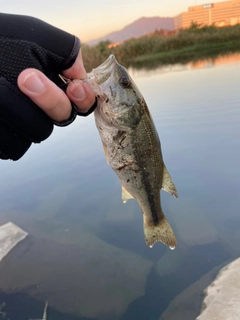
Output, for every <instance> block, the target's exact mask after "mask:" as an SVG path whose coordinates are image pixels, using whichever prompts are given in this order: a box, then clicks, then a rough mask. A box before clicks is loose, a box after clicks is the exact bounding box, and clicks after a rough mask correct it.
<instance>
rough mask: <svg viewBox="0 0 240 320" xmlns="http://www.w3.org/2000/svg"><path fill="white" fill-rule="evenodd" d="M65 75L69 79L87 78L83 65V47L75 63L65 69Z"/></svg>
mask: <svg viewBox="0 0 240 320" xmlns="http://www.w3.org/2000/svg"><path fill="white" fill-rule="evenodd" d="M63 75H64V76H65V77H67V78H69V79H85V78H86V77H87V73H86V70H85V68H84V66H83V59H82V52H81V49H80V50H79V53H78V56H77V58H76V60H75V62H74V64H73V65H72V66H71V67H70V68H69V69H67V70H64V71H63Z"/></svg>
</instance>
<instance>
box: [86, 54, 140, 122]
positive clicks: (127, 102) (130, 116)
mask: <svg viewBox="0 0 240 320" xmlns="http://www.w3.org/2000/svg"><path fill="white" fill-rule="evenodd" d="M88 78H89V79H92V81H93V82H92V83H95V84H97V86H96V85H95V88H94V87H93V90H94V91H95V94H96V95H97V97H98V100H99V103H98V107H97V109H96V113H98V115H100V116H101V117H102V118H104V119H105V121H106V122H108V123H111V125H115V126H121V127H122V126H129V127H135V126H136V125H137V124H138V123H139V121H140V119H141V116H142V114H143V108H142V104H144V103H145V101H144V98H143V96H142V95H141V93H140V91H139V90H138V88H137V86H136V85H135V83H134V81H133V80H132V78H131V77H130V75H129V74H128V72H127V70H126V69H125V68H124V67H123V66H122V65H120V64H119V63H118V61H117V60H116V58H115V56H114V55H110V56H109V58H108V59H107V60H106V61H105V62H104V63H102V64H101V65H100V66H99V67H98V68H96V69H93V71H92V72H91V73H89V74H88Z"/></svg>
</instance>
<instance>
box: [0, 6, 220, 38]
mask: <svg viewBox="0 0 240 320" xmlns="http://www.w3.org/2000/svg"><path fill="white" fill-rule="evenodd" d="M222 1H223V0H219V1H214V0H210V1H208V0H0V11H1V12H4V13H15V14H25V15H30V16H35V17H37V18H39V19H42V20H44V21H46V22H48V23H50V24H52V25H54V26H56V27H58V28H61V29H63V30H65V31H67V32H69V33H72V34H75V35H76V36H78V37H79V38H80V39H81V41H82V42H87V41H89V40H93V39H97V38H99V37H102V36H105V35H107V34H108V33H110V32H113V31H118V30H121V29H122V28H124V27H125V26H126V25H128V24H130V23H132V22H133V21H135V20H137V19H139V18H141V17H154V16H159V17H174V16H175V15H177V14H179V13H181V12H183V11H187V10H188V7H190V6H194V5H201V4H206V3H210V2H211V3H214V2H222ZM225 1H226V0H225Z"/></svg>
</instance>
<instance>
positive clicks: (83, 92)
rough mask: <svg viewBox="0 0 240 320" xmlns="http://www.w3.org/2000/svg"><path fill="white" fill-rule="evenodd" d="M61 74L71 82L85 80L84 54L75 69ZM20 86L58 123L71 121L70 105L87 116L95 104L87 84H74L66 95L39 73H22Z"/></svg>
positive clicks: (75, 64) (32, 71) (78, 57)
mask: <svg viewBox="0 0 240 320" xmlns="http://www.w3.org/2000/svg"><path fill="white" fill-rule="evenodd" d="M62 74H63V75H64V76H65V77H66V78H69V79H85V78H86V77H87V74H86V71H85V69H84V66H83V60H82V55H81V50H80V51H79V54H78V56H77V58H76V61H75V62H74V64H73V65H72V67H70V68H69V69H67V70H64V71H63V72H62ZM18 86H19V88H20V90H21V91H22V92H23V93H24V94H25V95H27V96H28V97H29V98H30V99H31V100H32V101H33V102H34V103H35V104H36V105H38V106H39V107H40V108H41V109H42V110H43V111H44V112H45V113H46V114H47V115H48V116H49V117H50V118H52V119H53V120H55V121H57V122H62V121H64V120H67V119H69V118H70V115H71V112H72V105H71V101H72V102H73V103H74V104H75V105H76V107H77V108H78V111H79V112H81V113H86V112H87V111H88V110H89V109H90V108H91V107H92V106H93V104H94V102H95V95H94V93H93V91H92V89H91V88H90V86H89V85H88V84H87V83H85V82H80V81H72V82H71V83H70V84H69V85H68V87H67V89H66V94H65V93H64V91H63V90H61V89H60V88H59V87H58V86H57V85H56V84H55V83H54V82H52V81H51V80H50V79H49V78H47V77H46V76H45V75H44V74H43V73H42V72H40V71H39V70H37V69H25V70H24V71H22V72H21V73H20V75H19V76H18Z"/></svg>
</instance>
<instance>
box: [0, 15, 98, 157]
mask: <svg viewBox="0 0 240 320" xmlns="http://www.w3.org/2000/svg"><path fill="white" fill-rule="evenodd" d="M59 74H63V75H64V76H66V77H67V78H73V79H74V78H85V77H86V72H85V70H84V67H83V62H82V57H81V53H80V41H79V40H78V39H77V38H76V37H74V36H72V35H70V34H68V33H66V32H64V31H62V30H60V29H57V28H55V27H53V26H51V25H48V24H46V23H44V22H43V21H41V20H38V19H35V18H32V17H27V16H20V15H8V14H0V158H2V159H13V160H18V159H19V158H21V157H22V155H23V154H24V153H25V152H26V151H27V150H28V148H29V147H30V145H31V143H32V142H35V143H37V142H41V141H43V140H44V139H46V138H48V137H49V135H50V134H51V133H52V130H53V123H55V124H57V125H67V124H69V123H71V122H72V121H73V120H74V119H75V117H76V114H77V112H85V111H87V110H88V109H89V108H90V107H91V105H92V104H93V103H94V101H95V97H94V94H93V92H92V90H91V89H90V87H89V86H88V84H86V83H81V82H79V81H72V82H71V84H70V85H69V86H68V88H67V89H66V88H65V89H66V94H65V92H64V91H63V90H61V89H60V87H63V82H62V80H61V79H60V78H59V76H58V75H59ZM19 88H20V90H21V91H20V90H19ZM23 93H24V94H23ZM29 98H30V99H31V100H30V99H29ZM71 101H72V102H73V103H74V104H75V105H76V107H75V106H73V104H72V105H71ZM37 105H38V107H37ZM92 109H93V108H91V110H92ZM88 113H89V112H87V114H88Z"/></svg>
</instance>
